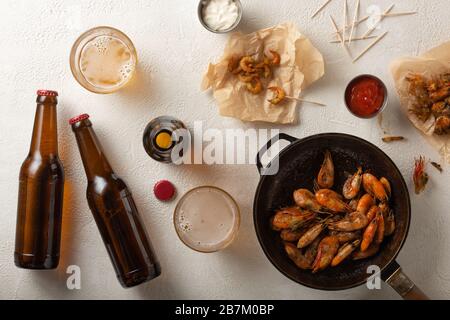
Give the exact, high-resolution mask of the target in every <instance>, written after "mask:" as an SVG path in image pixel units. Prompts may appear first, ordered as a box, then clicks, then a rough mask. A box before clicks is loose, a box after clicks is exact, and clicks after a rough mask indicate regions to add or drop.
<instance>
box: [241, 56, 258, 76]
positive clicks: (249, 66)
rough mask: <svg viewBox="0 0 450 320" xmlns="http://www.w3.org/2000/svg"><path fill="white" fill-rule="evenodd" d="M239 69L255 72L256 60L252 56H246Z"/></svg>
mask: <svg viewBox="0 0 450 320" xmlns="http://www.w3.org/2000/svg"><path fill="white" fill-rule="evenodd" d="M239 67H241V69H242V70H243V71H245V72H248V73H252V72H255V59H253V58H252V57H250V56H245V57H243V58H242V59H241V61H239Z"/></svg>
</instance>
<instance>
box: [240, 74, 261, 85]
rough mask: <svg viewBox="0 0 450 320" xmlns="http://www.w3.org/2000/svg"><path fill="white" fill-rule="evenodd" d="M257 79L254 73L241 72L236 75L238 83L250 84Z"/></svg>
mask: <svg viewBox="0 0 450 320" xmlns="http://www.w3.org/2000/svg"><path fill="white" fill-rule="evenodd" d="M255 77H257V76H256V75H255V74H254V73H247V72H241V73H239V74H238V78H239V81H241V82H244V83H249V82H252V80H253V79H254V78H255Z"/></svg>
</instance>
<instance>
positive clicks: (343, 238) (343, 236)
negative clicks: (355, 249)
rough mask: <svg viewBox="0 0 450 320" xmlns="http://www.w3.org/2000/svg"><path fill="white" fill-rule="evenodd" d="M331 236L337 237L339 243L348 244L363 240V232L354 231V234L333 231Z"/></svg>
mask: <svg viewBox="0 0 450 320" xmlns="http://www.w3.org/2000/svg"><path fill="white" fill-rule="evenodd" d="M330 235H332V236H336V237H337V238H338V240H339V243H347V242H349V241H352V240H355V239H359V238H361V231H360V230H358V231H352V232H344V231H336V230H332V231H331V232H330Z"/></svg>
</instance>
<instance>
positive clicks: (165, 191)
mask: <svg viewBox="0 0 450 320" xmlns="http://www.w3.org/2000/svg"><path fill="white" fill-rule="evenodd" d="M153 192H154V193H155V197H156V198H157V199H158V200H161V201H169V200H171V199H172V198H173V196H174V194H175V187H174V186H173V184H172V183H171V182H170V181H167V180H161V181H159V182H157V183H156V184H155V186H154V187H153Z"/></svg>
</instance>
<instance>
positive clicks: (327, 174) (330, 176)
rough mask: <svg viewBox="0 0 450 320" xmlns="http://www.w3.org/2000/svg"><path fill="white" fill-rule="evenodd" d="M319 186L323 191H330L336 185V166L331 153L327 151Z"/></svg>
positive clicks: (319, 176)
mask: <svg viewBox="0 0 450 320" xmlns="http://www.w3.org/2000/svg"><path fill="white" fill-rule="evenodd" d="M317 184H318V185H319V187H321V188H322V189H330V188H332V187H333V184H334V164H333V159H332V158H331V153H330V151H328V150H327V151H325V158H324V160H323V163H322V166H321V167H320V171H319V174H318V176H317Z"/></svg>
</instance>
